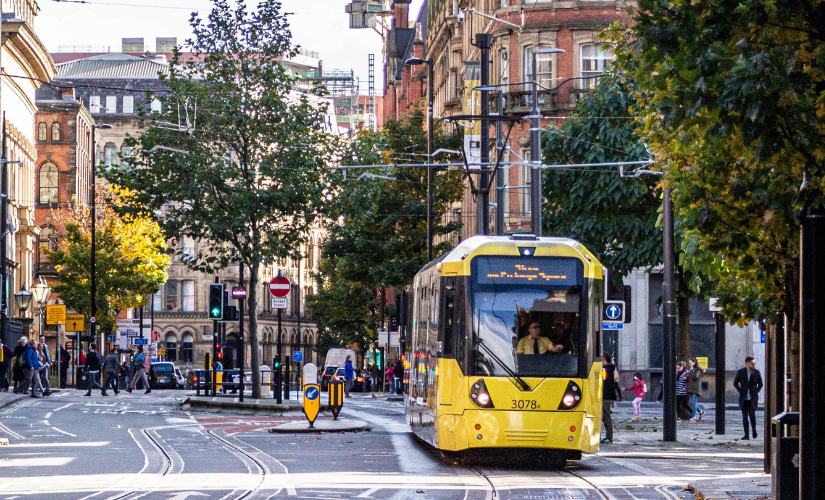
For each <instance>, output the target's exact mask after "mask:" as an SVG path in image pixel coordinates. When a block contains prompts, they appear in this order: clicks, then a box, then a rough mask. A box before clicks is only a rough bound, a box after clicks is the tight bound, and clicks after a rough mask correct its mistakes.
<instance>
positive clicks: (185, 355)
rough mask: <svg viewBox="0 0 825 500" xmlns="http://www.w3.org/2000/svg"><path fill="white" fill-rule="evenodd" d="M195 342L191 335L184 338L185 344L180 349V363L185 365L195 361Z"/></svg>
mask: <svg viewBox="0 0 825 500" xmlns="http://www.w3.org/2000/svg"><path fill="white" fill-rule="evenodd" d="M193 344H194V340H193V339H192V336H191V335H188V334H187V335H184V336H183V343H182V344H181V347H180V361H181V362H183V363H191V362H192V359H193V357H194V356H193V352H194V349H193V348H192V346H193Z"/></svg>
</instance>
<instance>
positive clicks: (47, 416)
mask: <svg viewBox="0 0 825 500" xmlns="http://www.w3.org/2000/svg"><path fill="white" fill-rule="evenodd" d="M51 416H52V412H49V413H47V414H45V415H44V416H43V418H45V419H46V420H48V419H49V417H51Z"/></svg>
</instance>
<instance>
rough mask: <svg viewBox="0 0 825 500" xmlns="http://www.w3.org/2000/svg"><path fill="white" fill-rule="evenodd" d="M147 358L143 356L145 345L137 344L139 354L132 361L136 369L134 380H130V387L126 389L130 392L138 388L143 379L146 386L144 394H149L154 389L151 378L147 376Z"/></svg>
mask: <svg viewBox="0 0 825 500" xmlns="http://www.w3.org/2000/svg"><path fill="white" fill-rule="evenodd" d="M145 362H146V358H145V357H144V356H143V346H140V345H139V346H137V355H136V356H135V359H134V361H132V367H133V369H134V372H135V374H134V375H133V376H132V380H130V381H129V388H128V389H126V390H127V391H129V392H132V391H133V390H135V389H137V383H138V381H139V380H142V381H143V387H145V388H146V391H144V392H143V393H144V394H149V393H150V392H152V389H151V388H150V387H149V379H148V378H147V377H146V365H145V364H144V363H145Z"/></svg>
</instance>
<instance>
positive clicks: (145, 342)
mask: <svg viewBox="0 0 825 500" xmlns="http://www.w3.org/2000/svg"><path fill="white" fill-rule="evenodd" d="M132 343H133V344H134V345H149V339H147V338H143V339H142V338H139V337H135V340H133V341H132Z"/></svg>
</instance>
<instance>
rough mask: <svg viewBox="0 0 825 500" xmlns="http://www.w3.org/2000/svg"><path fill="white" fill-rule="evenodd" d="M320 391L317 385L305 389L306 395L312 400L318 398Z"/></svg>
mask: <svg viewBox="0 0 825 500" xmlns="http://www.w3.org/2000/svg"><path fill="white" fill-rule="evenodd" d="M319 394H320V392H319V391H318V388H317V387H307V390H306V391H304V397H305V398H307V399H308V400H310V401H315V400H316V399H318V395H319Z"/></svg>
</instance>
